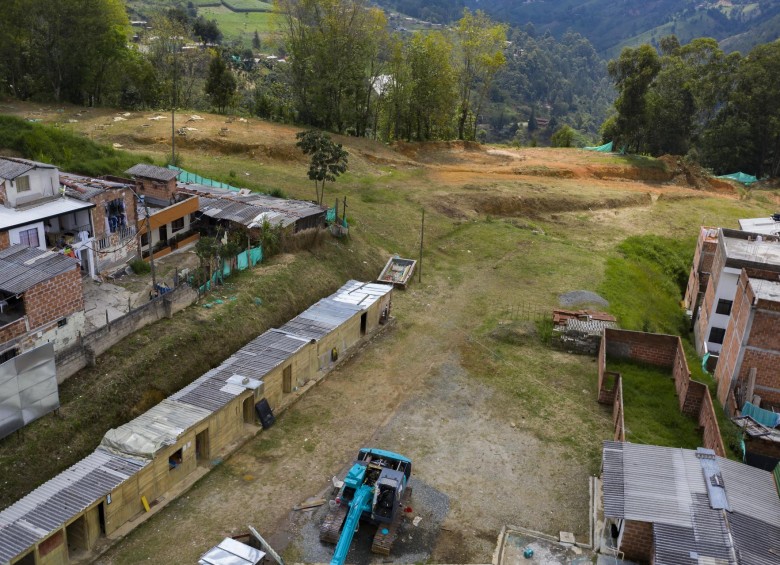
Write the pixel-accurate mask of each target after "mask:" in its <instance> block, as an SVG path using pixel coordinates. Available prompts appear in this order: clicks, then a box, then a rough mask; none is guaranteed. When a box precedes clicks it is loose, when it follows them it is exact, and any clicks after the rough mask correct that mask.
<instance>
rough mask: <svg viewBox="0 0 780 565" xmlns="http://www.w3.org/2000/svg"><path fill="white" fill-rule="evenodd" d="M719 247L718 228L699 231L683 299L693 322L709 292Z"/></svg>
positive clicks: (703, 227) (706, 228)
mask: <svg viewBox="0 0 780 565" xmlns="http://www.w3.org/2000/svg"><path fill="white" fill-rule="evenodd" d="M717 247H718V228H711V227H705V226H702V227H701V228H700V229H699V239H698V240H697V241H696V251H695V253H694V255H693V267H691V274H690V276H689V277H688V286H687V287H686V289H685V298H684V299H683V306H684V307H685V309H686V310H687V311H688V313H689V314H688V315H689V316H690V317H691V320H695V319H696V316H698V314H699V305H700V304H701V299H702V298H703V297H704V292H705V291H706V290H707V283H708V282H709V280H710V272H711V271H712V262H713V261H714V260H715V250H716V249H717Z"/></svg>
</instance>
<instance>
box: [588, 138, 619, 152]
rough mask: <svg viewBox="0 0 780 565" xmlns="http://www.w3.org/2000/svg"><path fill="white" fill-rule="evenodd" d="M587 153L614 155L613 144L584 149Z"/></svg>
mask: <svg viewBox="0 0 780 565" xmlns="http://www.w3.org/2000/svg"><path fill="white" fill-rule="evenodd" d="M583 149H584V150H585V151H598V152H599V153H612V142H611V141H610V142H609V143H605V144H604V145H598V146H596V147H583Z"/></svg>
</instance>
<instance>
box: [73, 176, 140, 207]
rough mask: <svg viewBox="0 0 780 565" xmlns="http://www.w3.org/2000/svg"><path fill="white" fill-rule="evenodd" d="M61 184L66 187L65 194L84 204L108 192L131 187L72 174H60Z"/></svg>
mask: <svg viewBox="0 0 780 565" xmlns="http://www.w3.org/2000/svg"><path fill="white" fill-rule="evenodd" d="M60 182H61V183H62V184H63V185H64V186H65V194H67V195H68V196H70V197H73V198H76V199H78V200H83V201H84V202H89V201H90V200H91V199H92V198H94V197H95V196H98V195H100V194H103V193H104V192H105V191H106V190H112V189H122V188H125V189H126V188H129V185H127V184H124V183H121V182H114V181H109V180H105V179H93V178H90V177H83V176H81V175H74V174H72V173H60Z"/></svg>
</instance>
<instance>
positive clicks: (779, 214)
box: [772, 212, 780, 222]
mask: <svg viewBox="0 0 780 565" xmlns="http://www.w3.org/2000/svg"><path fill="white" fill-rule="evenodd" d="M772 219H773V220H774V221H775V222H780V212H777V213H775V214H772Z"/></svg>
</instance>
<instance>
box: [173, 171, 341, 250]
mask: <svg viewBox="0 0 780 565" xmlns="http://www.w3.org/2000/svg"><path fill="white" fill-rule="evenodd" d="M179 192H180V193H184V194H193V195H197V196H198V198H199V203H200V205H199V212H200V214H199V215H200V218H201V219H202V220H203V221H204V223H205V225H206V226H209V225H211V226H218V225H222V226H228V227H233V228H239V229H245V230H247V231H249V233H250V234H251V235H252V236H253V237H255V238H256V237H257V235H258V232H259V229H260V227H261V226H262V225H263V222H264V221H268V222H269V223H270V224H271V225H274V226H276V225H281V226H282V228H283V229H285V230H286V231H288V232H289V233H297V232H299V231H302V230H306V229H311V228H318V227H323V226H325V216H326V214H327V211H328V209H327V208H326V207H325V206H320V205H319V204H315V203H313V202H306V201H305V200H288V199H286V198H277V197H275V196H269V195H267V194H260V193H257V192H251V191H249V190H246V189H242V190H240V191H235V190H227V189H224V188H215V187H211V186H204V185H199V184H183V183H179Z"/></svg>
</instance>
